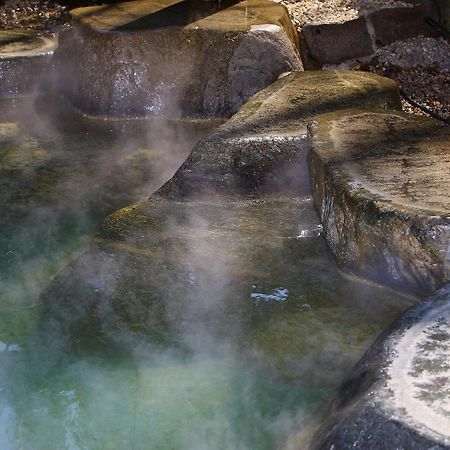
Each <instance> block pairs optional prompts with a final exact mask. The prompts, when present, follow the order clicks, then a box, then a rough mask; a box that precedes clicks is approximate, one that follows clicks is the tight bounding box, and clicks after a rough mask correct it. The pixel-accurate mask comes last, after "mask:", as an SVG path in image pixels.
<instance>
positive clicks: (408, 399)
mask: <svg viewBox="0 0 450 450" xmlns="http://www.w3.org/2000/svg"><path fill="white" fill-rule="evenodd" d="M449 355H450V285H446V286H445V287H444V288H442V289H441V290H440V291H438V292H437V293H435V294H433V296H432V297H430V298H429V299H427V300H425V301H423V302H422V303H420V304H419V305H417V306H416V307H414V308H412V309H410V310H409V311H408V312H407V313H406V314H404V316H403V317H402V318H401V319H400V320H399V321H397V322H396V323H394V324H393V325H392V326H391V327H390V328H389V329H388V330H387V331H386V332H384V333H383V334H382V335H381V336H380V337H379V338H378V340H377V341H376V342H375V344H373V346H372V347H371V348H370V349H369V351H368V352H367V353H366V354H365V355H364V357H363V358H362V360H361V361H360V362H359V363H358V365H357V366H356V367H355V369H354V370H353V372H352V375H351V376H350V377H349V378H348V380H347V381H346V383H345V384H344V385H343V387H342V389H341V391H340V394H339V395H338V397H337V398H336V400H335V402H334V404H333V413H332V415H331V416H330V418H329V419H328V420H327V422H326V423H325V424H324V425H323V427H322V428H321V429H320V430H319V431H318V433H317V434H316V436H315V438H314V439H313V442H312V445H311V449H315V450H319V449H330V448H339V449H351V448H365V449H379V448H383V449H386V450H390V449H398V448H407V449H412V450H415V449H417V450H419V449H424V448H427V449H428V448H433V449H436V450H441V449H448V448H450V397H449V391H450V378H449V371H450V364H449Z"/></svg>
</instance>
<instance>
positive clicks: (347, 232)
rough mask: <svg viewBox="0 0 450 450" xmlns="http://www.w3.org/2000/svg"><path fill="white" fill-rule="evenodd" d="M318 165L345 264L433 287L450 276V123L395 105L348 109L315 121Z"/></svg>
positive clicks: (323, 205)
mask: <svg viewBox="0 0 450 450" xmlns="http://www.w3.org/2000/svg"><path fill="white" fill-rule="evenodd" d="M309 141H310V147H311V156H310V170H311V178H312V180H313V192H314V197H315V201H316V206H317V209H318V211H319V214H320V216H321V218H322V222H323V226H324V231H325V237H326V239H327V242H328V245H329V247H330V249H331V251H332V253H333V254H334V256H335V257H336V260H337V262H338V264H339V265H340V266H341V267H343V268H345V269H346V270H350V271H352V272H356V273H360V274H362V275H363V276H366V277H369V278H371V279H375V280H377V281H379V282H382V283H388V284H391V285H396V286H400V287H401V288H406V289H409V290H412V291H415V292H418V293H430V292H432V291H433V290H435V289H437V288H439V287H440V286H442V285H443V284H444V283H445V282H446V281H448V280H449V279H450V265H449V258H450V250H449V249H450V203H449V198H450V192H449V186H450V179H449V173H450V165H449V164H450V163H449V157H448V155H449V150H450V129H449V128H448V127H446V126H444V125H443V124H442V123H440V122H438V121H435V120H433V119H427V118H423V117H418V116H413V115H408V114H405V113H400V112H398V113H397V112H392V111H391V112H388V111H382V110H380V111H345V112H342V111H341V112H337V113H331V114H327V115H323V116H320V117H317V118H316V121H315V123H314V124H313V125H312V126H311V127H310V133H309Z"/></svg>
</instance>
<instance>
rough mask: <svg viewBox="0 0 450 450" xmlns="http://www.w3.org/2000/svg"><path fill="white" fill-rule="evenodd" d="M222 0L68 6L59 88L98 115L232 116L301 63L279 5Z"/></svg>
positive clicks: (264, 1) (253, 0)
mask: <svg viewBox="0 0 450 450" xmlns="http://www.w3.org/2000/svg"><path fill="white" fill-rule="evenodd" d="M219 3H220V2H219ZM219 3H216V2H214V3H208V2H194V1H183V2H179V3H174V2H173V1H171V0H158V1H154V0H145V1H133V2H126V3H119V4H115V5H106V6H100V7H89V8H80V9H75V10H73V11H72V12H71V15H72V18H73V26H72V28H71V29H70V30H69V31H67V32H65V33H63V34H62V35H61V37H60V52H59V56H60V71H61V77H60V80H61V83H60V85H61V90H62V92H63V93H64V95H65V96H66V97H67V98H68V99H69V100H70V101H71V102H72V103H73V104H74V105H75V106H76V107H77V108H79V109H80V110H82V111H84V112H87V113H90V114H94V115H106V116H147V115H162V116H166V117H180V116H184V117H186V116H190V117H193V116H195V117H199V116H200V117H205V116H206V117H211V116H216V117H217V116H219V117H229V116H230V115H231V114H233V113H234V112H236V111H237V110H238V109H239V108H240V106H241V105H242V104H243V103H245V101H246V100H247V99H248V98H249V97H250V96H251V95H253V94H254V93H255V92H257V91H259V90H261V89H262V88H264V87H266V86H267V85H269V84H271V83H272V82H273V81H275V80H276V79H277V77H278V76H279V75H280V74H281V73H283V72H286V71H290V70H301V69H302V64H301V61H300V58H299V54H298V49H297V45H298V38H297V35H296V32H295V29H294V27H293V25H292V23H291V21H290V19H289V16H288V13H287V11H286V9H285V8H284V7H283V6H281V5H278V4H275V3H272V2H270V1H268V0H248V1H246V2H240V3H237V2H235V1H232V0H229V1H225V2H223V3H222V4H220V5H219ZM210 5H213V6H210ZM216 5H217V6H216ZM80 62H81V63H80Z"/></svg>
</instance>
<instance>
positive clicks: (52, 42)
mask: <svg viewBox="0 0 450 450" xmlns="http://www.w3.org/2000/svg"><path fill="white" fill-rule="evenodd" d="M56 47H57V41H56V38H55V37H54V36H45V37H42V36H40V35H39V34H38V33H37V32H35V31H31V30H3V31H0V97H16V96H19V95H24V94H30V93H32V92H34V91H35V90H36V89H37V88H38V87H39V84H40V83H41V82H42V81H43V80H45V81H46V82H49V81H50V77H49V68H50V67H51V64H52V60H51V57H52V55H53V52H54V50H55V49H56Z"/></svg>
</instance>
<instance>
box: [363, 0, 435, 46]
mask: <svg viewBox="0 0 450 450" xmlns="http://www.w3.org/2000/svg"><path fill="white" fill-rule="evenodd" d="M427 15H428V11H427V9H426V7H425V6H422V5H419V6H415V7H413V8H385V9H380V10H378V11H375V12H373V13H372V14H369V15H368V16H367V20H368V24H369V25H368V26H369V29H370V30H373V33H374V37H375V43H376V46H377V47H382V46H384V45H388V44H390V43H391V42H394V41H400V40H403V39H408V38H411V37H414V36H419V35H423V36H436V30H434V29H433V28H432V27H431V26H430V25H428V24H427V23H426V22H425V17H427Z"/></svg>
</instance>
